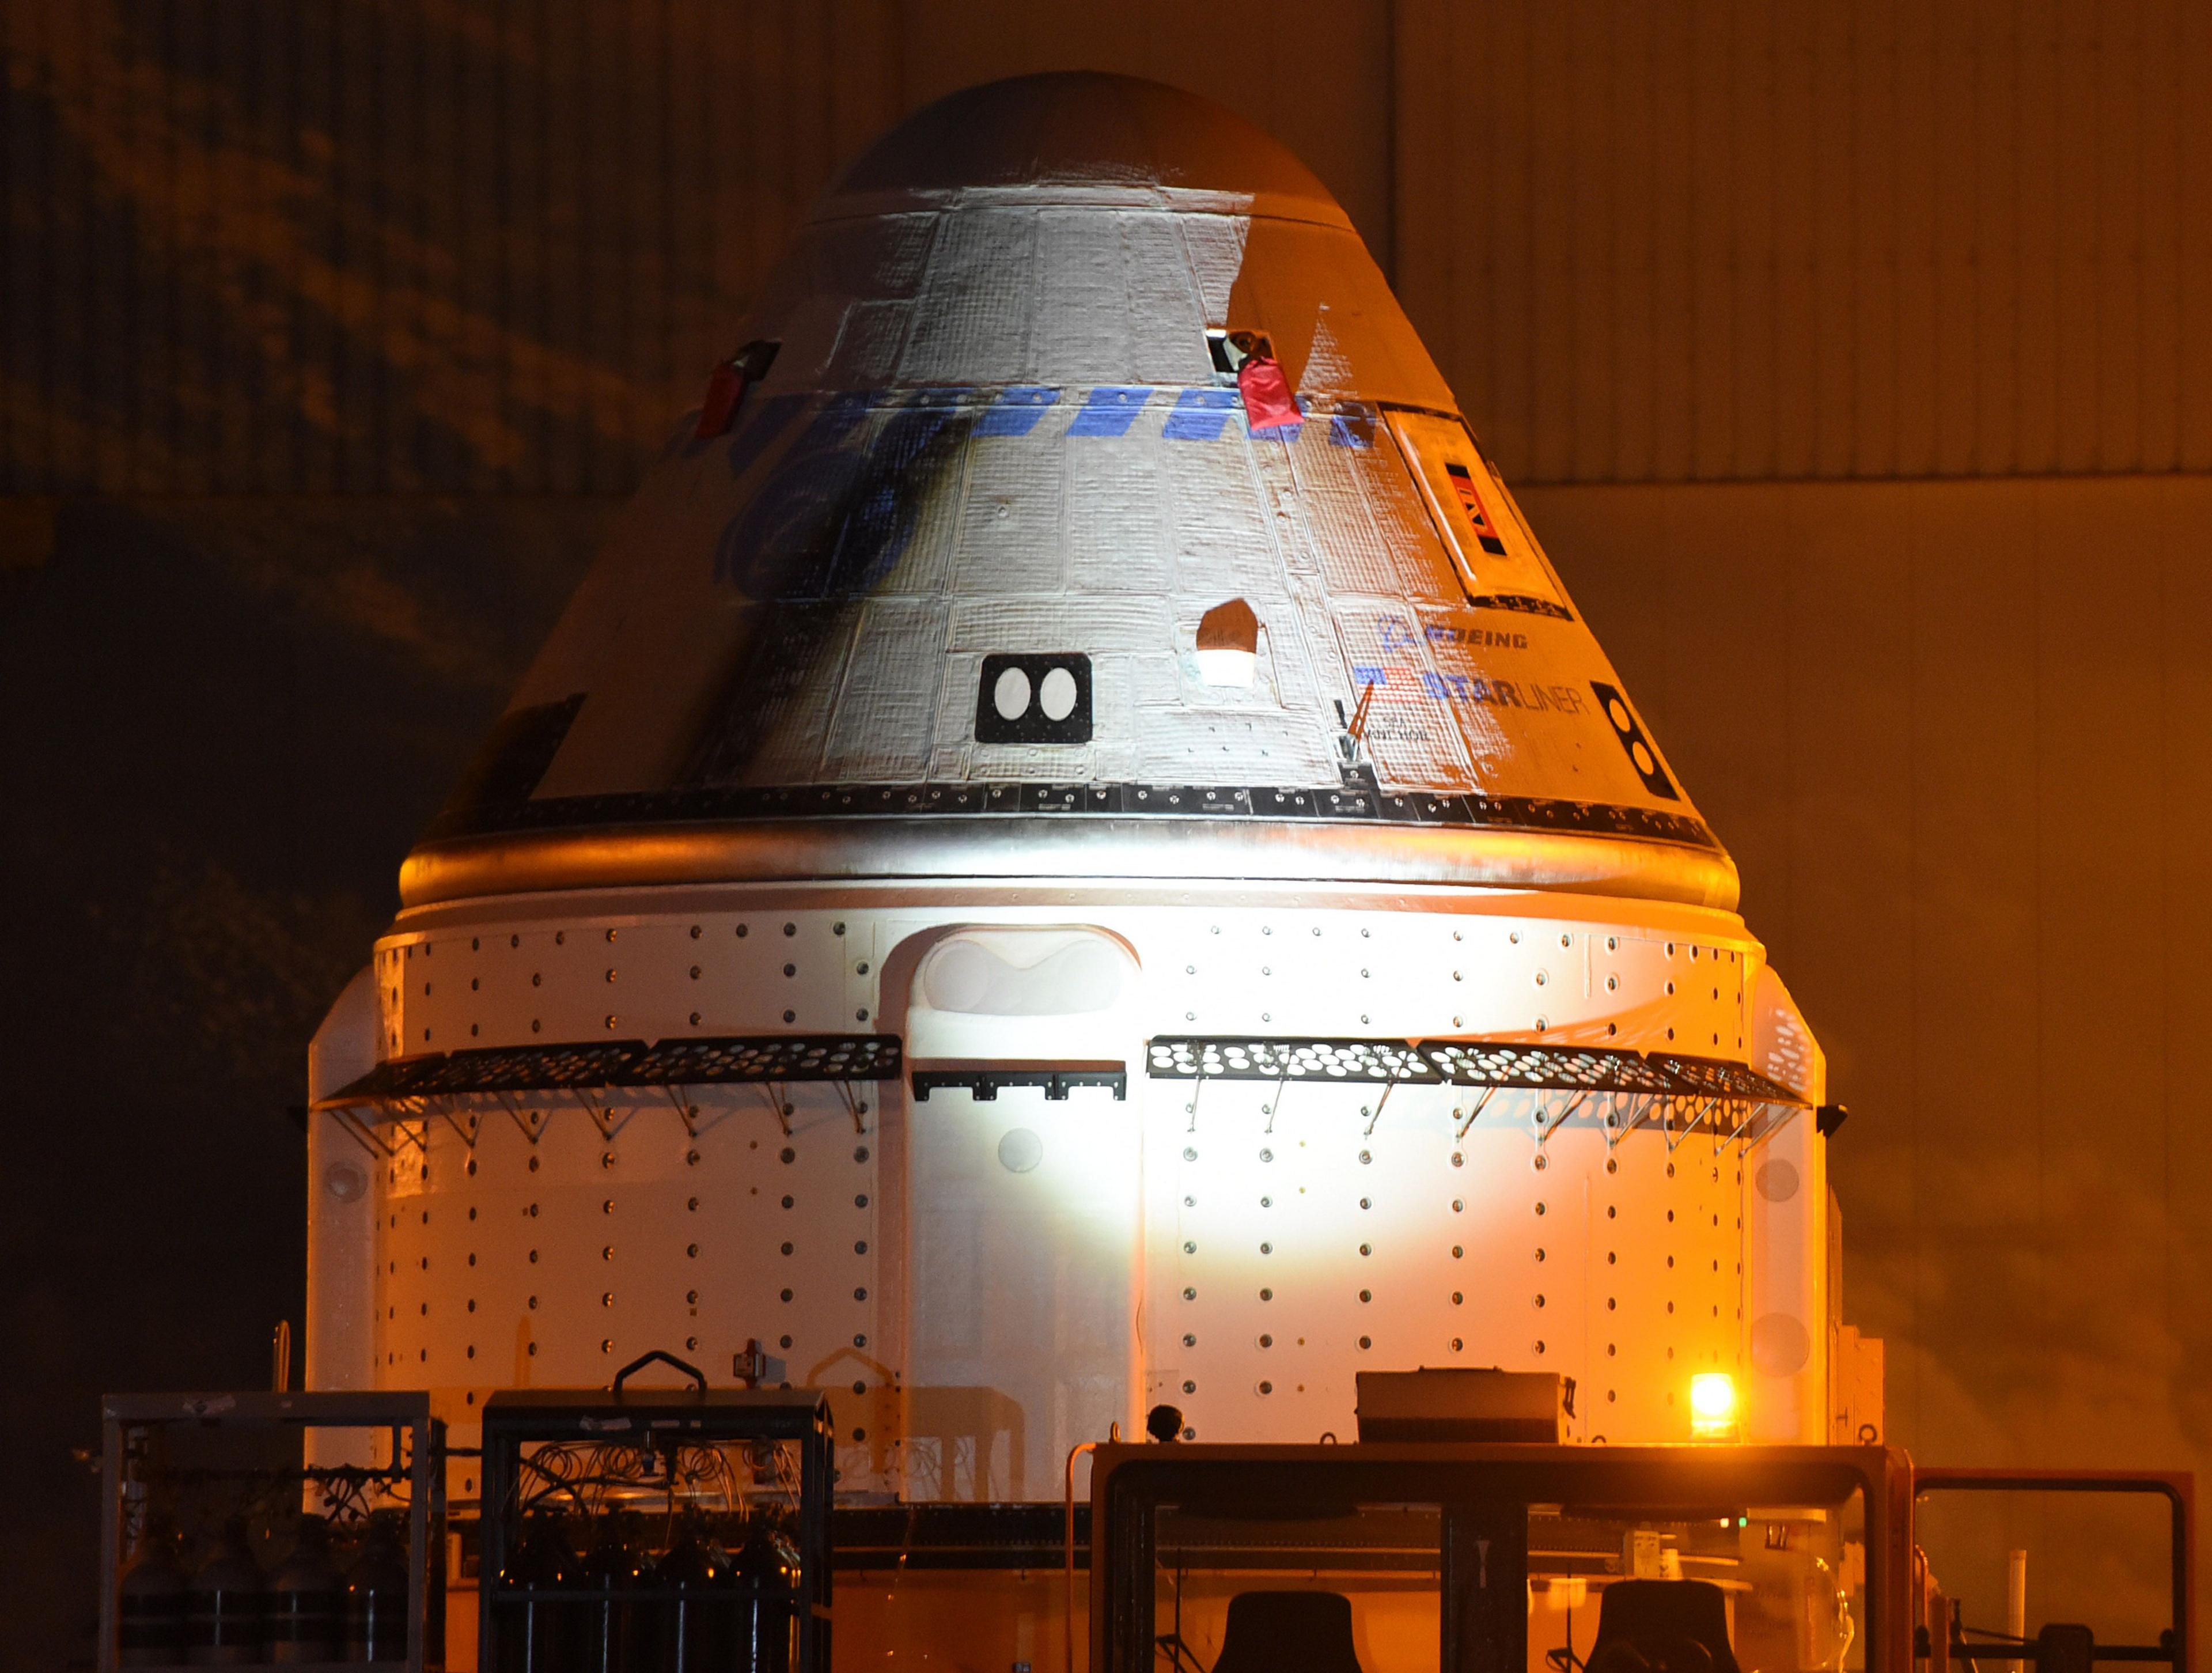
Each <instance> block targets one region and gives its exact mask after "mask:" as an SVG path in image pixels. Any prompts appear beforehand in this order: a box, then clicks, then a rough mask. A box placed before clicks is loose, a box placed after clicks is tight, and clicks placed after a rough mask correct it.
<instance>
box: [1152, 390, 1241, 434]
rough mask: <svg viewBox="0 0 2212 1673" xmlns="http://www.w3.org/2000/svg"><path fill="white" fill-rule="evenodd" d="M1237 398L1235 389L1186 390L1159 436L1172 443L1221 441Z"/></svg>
mask: <svg viewBox="0 0 2212 1673" xmlns="http://www.w3.org/2000/svg"><path fill="white" fill-rule="evenodd" d="M1237 400H1238V396H1237V392H1236V391H1235V390H1233V389H1186V390H1184V391H1183V392H1182V395H1181V396H1180V397H1179V398H1177V399H1176V404H1175V411H1173V412H1170V414H1168V422H1167V423H1166V424H1165V425H1164V426H1163V427H1162V429H1161V430H1160V434H1161V435H1164V436H1165V437H1166V438H1167V439H1168V440H1169V441H1219V440H1220V439H1221V432H1222V429H1223V427H1224V426H1225V425H1226V424H1227V423H1229V415H1230V414H1231V413H1232V412H1234V411H1236V410H1237Z"/></svg>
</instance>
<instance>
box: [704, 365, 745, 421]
mask: <svg viewBox="0 0 2212 1673" xmlns="http://www.w3.org/2000/svg"><path fill="white" fill-rule="evenodd" d="M744 398H745V374H744V364H743V362H742V359H738V360H726V361H724V362H722V363H721V364H720V365H719V366H717V367H716V368H714V373H713V374H712V375H710V376H709V377H708V380H707V398H706V399H705V400H704V401H702V403H701V404H700V406H699V432H698V439H699V440H700V441H711V440H713V439H714V437H715V436H718V435H728V434H729V433H730V425H731V424H732V423H733V422H735V420H736V418H737V416H738V407H739V406H740V405H743V403H744Z"/></svg>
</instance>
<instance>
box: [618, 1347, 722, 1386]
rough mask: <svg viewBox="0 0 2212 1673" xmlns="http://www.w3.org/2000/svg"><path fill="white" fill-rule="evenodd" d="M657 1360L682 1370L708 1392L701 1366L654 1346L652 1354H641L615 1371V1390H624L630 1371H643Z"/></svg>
mask: <svg viewBox="0 0 2212 1673" xmlns="http://www.w3.org/2000/svg"><path fill="white" fill-rule="evenodd" d="M654 1360H659V1361H660V1363H661V1364H663V1365H665V1366H674V1367H675V1368H676V1369H677V1370H678V1371H680V1372H683V1373H684V1375H685V1376H686V1377H689V1378H690V1379H691V1380H692V1381H693V1382H694V1383H696V1384H698V1385H699V1392H700V1393H702V1394H704V1393H706V1391H707V1373H706V1372H703V1371H702V1370H700V1369H699V1367H698V1366H695V1365H688V1364H686V1363H685V1362H684V1360H679V1359H678V1358H677V1357H676V1356H675V1355H674V1354H671V1353H669V1352H668V1351H667V1350H666V1349H665V1348H654V1349H653V1351H652V1352H651V1353H650V1354H639V1355H638V1356H637V1357H636V1358H635V1360H631V1361H630V1362H629V1364H628V1365H626V1366H623V1368H622V1369H621V1370H620V1371H617V1372H615V1380H614V1391H615V1392H616V1393H617V1394H620V1393H621V1392H622V1391H623V1384H624V1383H626V1382H628V1381H629V1374H630V1372H633V1371H643V1370H644V1369H645V1368H646V1366H649V1365H651V1364H652V1363H653V1361H654Z"/></svg>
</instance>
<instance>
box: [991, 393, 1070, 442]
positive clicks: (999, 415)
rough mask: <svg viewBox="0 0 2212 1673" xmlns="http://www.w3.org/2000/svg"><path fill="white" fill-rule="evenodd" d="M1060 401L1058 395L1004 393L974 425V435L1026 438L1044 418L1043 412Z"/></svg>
mask: <svg viewBox="0 0 2212 1673" xmlns="http://www.w3.org/2000/svg"><path fill="white" fill-rule="evenodd" d="M1059 399H1060V391H1058V390H1057V389H1047V388H1043V387H1042V386H1020V387H1017V388H1013V389H1008V390H1006V391H1003V392H1001V393H1000V396H999V399H998V404H997V405H995V406H994V407H992V408H991V410H990V411H987V412H986V413H985V414H984V415H983V416H982V417H981V418H979V419H977V420H976V421H975V429H974V431H973V432H971V433H972V434H974V435H1028V434H1029V433H1030V431H1031V430H1033V429H1036V427H1037V420H1038V419H1040V418H1042V417H1044V410H1045V409H1046V408H1047V407H1048V406H1050V405H1053V403H1054V402H1055V401H1057V400H1059Z"/></svg>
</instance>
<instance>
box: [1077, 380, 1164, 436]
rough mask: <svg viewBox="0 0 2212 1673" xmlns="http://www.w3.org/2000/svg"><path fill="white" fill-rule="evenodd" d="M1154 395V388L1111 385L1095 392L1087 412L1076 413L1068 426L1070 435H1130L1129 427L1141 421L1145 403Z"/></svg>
mask: <svg viewBox="0 0 2212 1673" xmlns="http://www.w3.org/2000/svg"><path fill="white" fill-rule="evenodd" d="M1151 399H1152V390H1151V389H1150V388H1139V387H1134V386H1112V385H1109V386H1104V387H1102V388H1098V389H1094V390H1092V391H1091V398H1090V399H1088V400H1086V401H1085V402H1084V404H1083V411H1080V412H1079V413H1077V414H1076V415H1075V422H1074V423H1072V424H1070V425H1069V426H1068V427H1067V433H1068V434H1069V435H1127V434H1128V433H1129V426H1130V425H1132V424H1133V423H1136V422H1137V415H1138V413H1139V412H1141V411H1144V406H1145V403H1146V402H1147V401H1149V400H1151Z"/></svg>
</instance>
